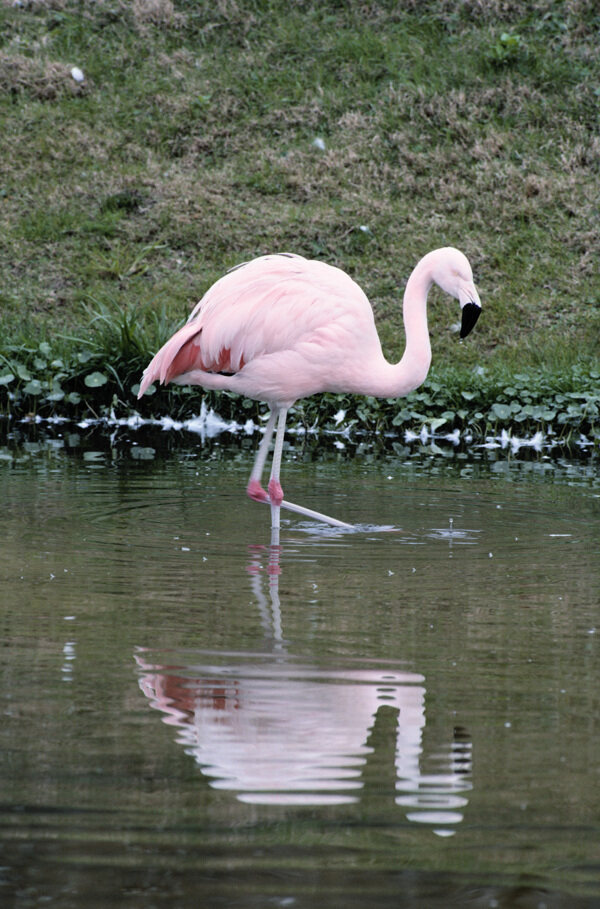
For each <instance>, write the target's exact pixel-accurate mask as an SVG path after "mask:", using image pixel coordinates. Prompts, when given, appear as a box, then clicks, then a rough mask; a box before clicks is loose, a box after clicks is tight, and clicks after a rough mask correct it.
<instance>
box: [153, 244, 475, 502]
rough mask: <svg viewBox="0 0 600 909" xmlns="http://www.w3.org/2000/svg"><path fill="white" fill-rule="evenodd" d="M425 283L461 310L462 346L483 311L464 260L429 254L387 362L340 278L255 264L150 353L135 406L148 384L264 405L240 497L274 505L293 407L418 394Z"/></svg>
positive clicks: (305, 267) (278, 261) (314, 267)
mask: <svg viewBox="0 0 600 909" xmlns="http://www.w3.org/2000/svg"><path fill="white" fill-rule="evenodd" d="M433 283H436V284H438V285H439V286H440V287H441V288H442V289H443V290H445V291H447V292H448V293H449V294H451V295H452V296H454V297H456V298H457V299H458V300H459V302H460V304H461V307H462V308H463V320H462V330H461V337H464V336H466V334H468V332H469V331H470V330H471V328H472V327H473V325H474V324H475V322H476V321H477V317H478V315H479V312H480V309H481V303H480V301H479V295H478V293H477V290H476V288H475V285H474V283H473V276H472V272H471V267H470V265H469V262H468V260H467V258H466V257H465V256H464V255H463V254H462V253H461V252H459V251H458V250H457V249H453V248H452V247H447V248H444V249H438V250H434V251H433V252H430V253H428V254H427V255H426V256H424V257H423V259H421V260H420V262H419V263H418V264H417V266H416V268H415V269H414V270H413V272H412V274H411V276H410V278H409V280H408V283H407V286H406V290H405V294H404V305H403V316H404V325H405V330H406V349H405V352H404V355H403V357H402V359H401V360H400V361H399V362H398V363H396V364H390V363H388V361H387V360H386V359H385V357H384V355H383V352H382V349H381V343H380V341H379V337H378V334H377V329H376V327H375V319H374V315H373V310H372V308H371V304H370V303H369V301H368V299H367V297H366V295H365V294H364V292H363V291H362V290H361V288H360V287H359V286H358V284H356V282H355V281H353V280H352V278H350V277H349V275H347V274H346V273H345V272H343V271H342V270H341V269H339V268H335V267H333V266H331V265H327V264H326V263H324V262H319V261H315V260H309V259H305V258H303V257H302V256H297V255H292V254H289V253H283V254H278V255H268V256H261V257H259V258H257V259H253V260H252V261H251V262H248V263H246V264H244V265H240V266H238V267H237V268H235V269H233V270H232V271H230V272H228V273H227V274H226V275H224V276H223V277H222V278H220V279H219V280H218V281H217V282H216V283H215V284H213V286H212V287H211V288H210V289H209V290H208V291H207V292H206V294H205V295H204V297H203V298H202V299H201V300H200V302H199V303H198V304H197V305H196V306H195V307H194V309H193V311H192V313H191V314H190V317H189V319H188V321H187V323H186V324H185V325H184V326H183V327H182V328H180V329H179V331H177V332H175V334H174V335H173V337H172V338H170V340H168V341H167V342H166V344H165V345H164V346H163V347H162V348H161V349H160V350H159V351H158V353H157V354H156V356H155V357H154V358H153V359H152V361H151V362H150V364H149V365H148V367H147V368H146V370H145V371H144V375H143V377H142V380H141V383H140V389H139V394H138V397H141V396H142V395H143V394H144V393H145V391H146V389H147V388H148V387H149V386H150V385H151V383H152V382H154V381H156V380H158V381H159V382H161V383H164V384H167V383H168V382H177V383H179V384H183V385H200V386H202V387H203V388H207V389H209V388H210V389H217V390H229V391H234V392H238V393H239V394H242V395H245V396H246V397H249V398H254V399H257V400H260V401H266V402H267V403H268V404H269V406H270V408H271V418H270V420H269V424H268V426H267V431H266V432H265V438H263V442H262V443H261V446H260V448H259V452H258V455H257V460H256V462H255V465H254V468H253V471H252V474H251V477H250V482H249V484H248V493H249V494H250V495H251V496H252V498H255V499H258V500H259V501H270V502H271V504H273V505H275V506H277V505H279V504H281V501H282V498H283V493H282V491H281V486H280V484H279V464H280V459H281V448H282V446H283V433H284V428H285V417H286V413H287V410H288V409H289V407H290V406H291V405H292V404H293V403H294V401H296V400H297V399H298V398H302V397H307V396H309V395H313V394H317V393H319V392H324V391H329V392H334V393H342V392H345V393H354V394H366V395H373V396H377V397H399V396H402V395H405V394H408V393H409V392H410V391H412V390H413V389H415V388H417V387H418V386H419V385H420V384H421V383H422V382H423V380H424V379H425V377H426V375H427V372H428V370H429V366H430V363H431V347H430V342H429V331H428V326H427V294H428V292H429V288H430V287H431V285H432V284H433ZM277 416H279V424H278V429H277V441H276V445H275V453H274V456H273V469H272V472H271V481H270V484H269V496H267V494H266V493H265V492H264V490H263V489H262V487H261V486H260V476H261V473H262V468H263V466H264V461H265V457H266V449H267V448H268V445H269V443H270V439H271V436H272V434H273V431H274V428H275V420H276V418H277Z"/></svg>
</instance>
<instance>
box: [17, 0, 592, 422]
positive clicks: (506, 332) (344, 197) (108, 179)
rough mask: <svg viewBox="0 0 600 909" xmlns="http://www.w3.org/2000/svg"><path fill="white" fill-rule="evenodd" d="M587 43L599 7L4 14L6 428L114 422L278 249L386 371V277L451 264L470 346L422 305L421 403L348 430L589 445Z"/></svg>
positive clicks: (374, 406) (230, 4)
mask: <svg viewBox="0 0 600 909" xmlns="http://www.w3.org/2000/svg"><path fill="white" fill-rule="evenodd" d="M599 42H600V13H599V12H598V6H597V4H596V3H595V2H594V0H529V2H525V3H521V2H516V0H515V2H512V0H502V2H500V0H489V2H486V3H485V4H484V3H481V2H478V0H462V2H461V0H458V2H446V0H437V2H433V0H431V2H426V0H423V2H413V0H404V2H373V3H367V4H364V3H358V2H356V3H354V2H348V3H345V4H338V3H334V2H323V3H315V2H302V0H298V2H293V3H290V2H289V0H285V2H283V0H270V2H269V0H260V2H259V0H255V2H251V0H245V2H241V0H239V2H235V0H219V2H214V0H213V2H210V3H209V2H202V0H193V2H192V0H187V2H186V0H177V2H174V3H173V2H170V0H133V2H127V3H126V2H121V0H104V2H93V3H92V2H86V0H37V2H35V0H22V2H21V3H20V4H18V5H13V3H12V0H0V117H1V120H2V129H1V130H0V168H1V171H2V183H1V187H0V229H1V231H2V237H3V242H2V244H1V245H0V268H1V270H2V275H3V281H2V285H1V287H0V354H1V356H2V359H1V360H0V407H1V409H2V410H3V411H4V412H5V413H6V412H9V411H12V412H17V413H21V414H22V413H26V412H37V413H51V412H62V413H67V414H70V413H72V414H79V413H81V412H83V411H87V410H88V409H89V408H91V409H92V410H93V411H98V412H100V411H102V410H103V409H106V408H110V407H113V406H115V405H116V406H117V407H119V408H128V407H132V406H133V405H134V401H135V399H134V396H133V394H132V388H134V387H135V383H136V380H137V378H138V377H139V372H140V370H141V368H142V366H143V365H144V364H145V362H146V361H147V359H148V357H149V355H150V353H151V352H152V351H153V350H155V349H156V347H157V346H158V344H159V343H160V342H161V341H162V340H164V339H165V337H166V336H167V335H168V333H169V332H170V331H171V330H172V329H173V328H174V327H175V325H177V324H178V323H179V322H180V321H181V319H182V318H183V317H184V315H185V314H187V312H189V310H190V308H191V306H192V305H193V303H194V302H195V301H196V300H197V299H198V298H199V297H200V296H201V294H202V293H203V292H204V290H206V288H207V287H208V286H209V285H210V284H211V283H212V282H213V281H214V280H215V279H216V278H217V277H218V276H220V275H221V274H222V273H223V272H224V271H225V270H226V268H228V267H230V266H231V265H234V264H235V263H236V262H239V261H243V260H245V259H248V258H251V257H253V256H255V255H259V254H261V253H264V252H267V251H274V250H293V251H295V252H299V253H302V254H304V255H307V256H312V257H318V258H322V259H325V260H326V261H328V262H331V263H332V264H335V265H339V266H341V267H343V268H344V269H345V270H347V271H348V272H349V273H350V274H352V276H353V277H354V278H355V279H356V280H357V281H358V282H359V283H360V284H361V286H362V287H363V288H364V289H365V291H366V292H367V294H368V295H369V297H370V299H371V300H372V301H373V304H374V307H375V311H376V315H377V320H378V324H379V329H380V333H381V336H382V339H383V343H384V349H385V350H386V353H387V355H388V356H389V357H390V358H397V357H398V355H399V352H400V349H401V347H402V345H403V332H402V324H401V316H400V309H399V300H400V298H401V294H402V288H403V285H404V282H405V281H406V278H407V276H408V274H409V273H410V270H411V268H412V266H413V265H414V264H415V262H416V261H417V260H418V258H419V257H420V256H421V255H422V254H423V253H424V252H425V251H427V250H428V249H430V248H433V247H435V246H441V245H446V244H452V245H456V246H458V247H460V248H461V249H463V250H464V251H465V252H466V253H467V255H468V256H469V257H470V258H471V260H472V262H473V265H474V269H475V273H476V280H477V282H478V284H479V286H480V290H481V295H482V299H483V302H484V305H485V312H484V316H483V317H482V318H481V319H480V321H479V323H478V325H477V329H476V333H475V335H474V336H473V337H472V338H469V341H468V343H465V344H459V343H458V341H457V335H456V332H455V330H454V327H453V326H454V323H455V322H456V320H457V313H456V312H455V309H454V308H452V307H450V306H448V305H447V302H446V301H445V300H442V297H441V296H437V295H436V294H432V300H431V306H430V315H431V318H430V322H431V331H432V342H433V348H434V372H433V374H432V376H431V377H430V379H429V381H428V383H427V385H426V386H425V388H424V389H423V390H422V391H421V392H418V393H416V395H413V396H411V398H410V399H409V400H408V401H407V402H400V406H398V405H395V406H394V407H388V406H386V404H385V402H383V403H381V404H378V403H377V402H368V401H367V402H364V401H363V402H362V403H361V402H360V401H358V400H357V401H355V402H342V404H343V407H344V408H345V409H346V410H347V413H352V414H354V415H355V416H356V419H357V420H360V419H361V417H360V414H361V413H362V414H363V415H364V416H365V417H366V423H367V424H369V425H371V426H372V425H373V423H374V421H375V425H382V424H381V421H382V420H383V421H384V422H385V423H386V425H387V423H393V421H394V420H398V419H401V417H400V414H403V415H404V417H402V419H404V418H405V419H406V420H409V421H410V420H412V421H413V422H414V423H418V422H419V419H420V418H421V417H425V418H426V419H428V420H429V421H431V420H442V419H443V420H445V424H444V425H448V426H452V425H466V424H467V423H470V424H472V425H473V426H475V427H477V426H483V425H485V424H488V423H490V421H493V420H494V418H495V419H497V420H501V419H504V420H517V422H518V421H519V420H520V421H521V422H522V423H525V422H529V423H534V422H535V421H538V422H540V421H541V422H542V423H544V422H545V423H548V422H551V418H550V416H549V415H550V414H551V413H554V416H553V417H552V420H553V422H554V424H555V425H556V422H557V420H558V418H559V415H563V417H561V419H564V423H563V425H564V426H565V427H568V426H572V427H574V426H575V422H576V419H579V423H577V427H576V428H577V429H578V428H579V427H584V428H585V429H586V430H590V431H593V427H594V423H595V419H596V416H597V406H598V385H599V383H598V371H599V358H598V350H599V341H600V278H599V276H598V268H597V260H595V258H594V257H595V256H597V250H598V246H599V240H600V227H599V223H600V222H599V218H598V214H599V213H598V176H599V171H600V137H599V135H598V121H599V107H600V60H599V57H598V53H597V48H598V45H599ZM74 67H77V68H78V70H79V72H78V70H77V69H74ZM10 376H12V377H13V378H12V379H10V378H9V377H10ZM419 394H421V395H422V396H423V397H421V398H419V397H418V395H419ZM565 395H566V396H567V397H564V396H565ZM569 395H571V396H574V397H568V396H569ZM191 401H193V402H194V403H193V404H191V403H190V402H191ZM405 403H406V406H404V405H405ZM252 406H253V405H252ZM317 406H318V402H307V403H305V404H304V405H302V407H303V409H304V412H305V413H306V414H307V419H312V413H313V411H315V408H317ZM340 406H342V405H340V403H339V402H338V401H335V402H329V403H328V401H327V400H326V401H325V404H324V408H325V409H324V410H323V411H322V413H323V414H324V415H325V416H324V417H323V418H324V419H328V418H329V417H328V416H326V415H327V414H329V413H330V411H331V413H332V414H333V413H336V412H337V411H338V410H339V409H340ZM143 407H144V409H145V410H146V412H151V411H152V410H154V411H155V412H163V413H164V412H165V411H166V410H167V408H171V409H173V410H175V411H177V412H179V411H180V410H181V409H182V408H186V407H187V408H189V407H192V408H195V409H197V407H198V401H197V396H194V397H193V398H191V397H190V395H189V394H187V393H186V392H185V391H176V392H173V393H169V394H168V395H167V393H165V392H162V391H161V392H160V393H158V394H156V395H154V396H153V397H151V398H148V399H147V400H146V401H145V402H144V403H143ZM245 407H250V405H249V403H248V402H242V401H240V400H239V399H238V400H233V399H227V400H223V401H222V402H221V404H220V406H219V409H220V411H222V412H223V411H225V410H229V409H232V411H236V412H240V411H242V410H243V409H244V408H245ZM328 408H329V409H328ZM494 408H495V409H494ZM526 408H529V409H530V410H529V411H527V410H526ZM569 408H571V410H569ZM507 409H508V410H510V413H509V412H508V410H507ZM411 413H412V414H413V416H411ZM415 414H416V416H414V415H415ZM444 414H446V416H444ZM544 414H545V416H544ZM451 415H452V416H451ZM353 418H354V417H353ZM377 421H379V423H377ZM440 425H441V424H440Z"/></svg>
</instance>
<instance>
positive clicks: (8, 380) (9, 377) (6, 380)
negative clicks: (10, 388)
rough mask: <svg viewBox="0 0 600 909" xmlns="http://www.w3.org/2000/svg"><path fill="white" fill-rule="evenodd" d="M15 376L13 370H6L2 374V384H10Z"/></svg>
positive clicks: (0, 383) (0, 378) (0, 377)
mask: <svg viewBox="0 0 600 909" xmlns="http://www.w3.org/2000/svg"><path fill="white" fill-rule="evenodd" d="M14 378H15V377H14V375H13V374H12V372H6V373H4V375H3V376H0V385H10V383H11V382H12V381H14Z"/></svg>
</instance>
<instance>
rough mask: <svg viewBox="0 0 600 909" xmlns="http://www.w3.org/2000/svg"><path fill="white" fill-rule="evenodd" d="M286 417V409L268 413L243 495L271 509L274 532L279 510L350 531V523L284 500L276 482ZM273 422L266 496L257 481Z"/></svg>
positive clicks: (279, 485)
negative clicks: (273, 441)
mask: <svg viewBox="0 0 600 909" xmlns="http://www.w3.org/2000/svg"><path fill="white" fill-rule="evenodd" d="M286 418H287V409H285V408H282V409H281V410H279V411H276V410H272V411H271V413H270V415H269V420H268V422H267V425H266V427H265V432H264V435H263V437H262V439H261V443H260V445H259V447H258V452H257V454H256V459H255V461H254V466H253V468H252V473H251V474H250V480H249V482H248V486H247V488H246V492H247V493H248V495H249V496H250V498H251V499H254V500H255V501H256V502H264V504H265V505H270V506H271V528H272V530H274V531H278V530H279V527H280V514H281V509H282V508H287V509H288V511H295V512H296V514H301V515H304V516H305V517H307V518H312V519H313V520H316V521H323V522H324V523H325V524H331V525H332V527H345V528H347V529H353V525H352V524H347V523H346V522H345V521H338V520H337V518H330V517H329V516H328V515H326V514H322V513H321V512H320V511H313V510H312V508H304V506H303V505H295V504H294V503H293V502H288V501H286V500H285V499H284V498H283V490H282V488H281V483H280V481H279V475H280V472H281V455H282V451H283V440H284V437H285V423H286ZM276 421H277V436H276V439H275V448H274V450H273V462H272V465H271V476H270V479H269V487H268V488H269V492H268V494H267V493H266V492H265V490H264V489H263V488H262V486H261V484H260V481H261V477H262V473H263V469H264V466H265V461H266V459H267V453H268V450H269V446H270V444H271V439H272V437H273V433H274V431H275V422H276Z"/></svg>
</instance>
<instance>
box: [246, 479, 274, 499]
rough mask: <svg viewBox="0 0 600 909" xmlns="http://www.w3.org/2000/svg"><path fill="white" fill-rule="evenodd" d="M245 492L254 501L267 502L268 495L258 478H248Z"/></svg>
mask: <svg viewBox="0 0 600 909" xmlns="http://www.w3.org/2000/svg"><path fill="white" fill-rule="evenodd" d="M246 492H247V494H248V495H249V496H250V498H251V499H254V501H255V502H268V501H269V496H268V495H267V493H266V492H265V491H264V489H263V488H262V486H261V485H260V483H259V482H258V480H250V482H249V483H248V485H247V486H246Z"/></svg>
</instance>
